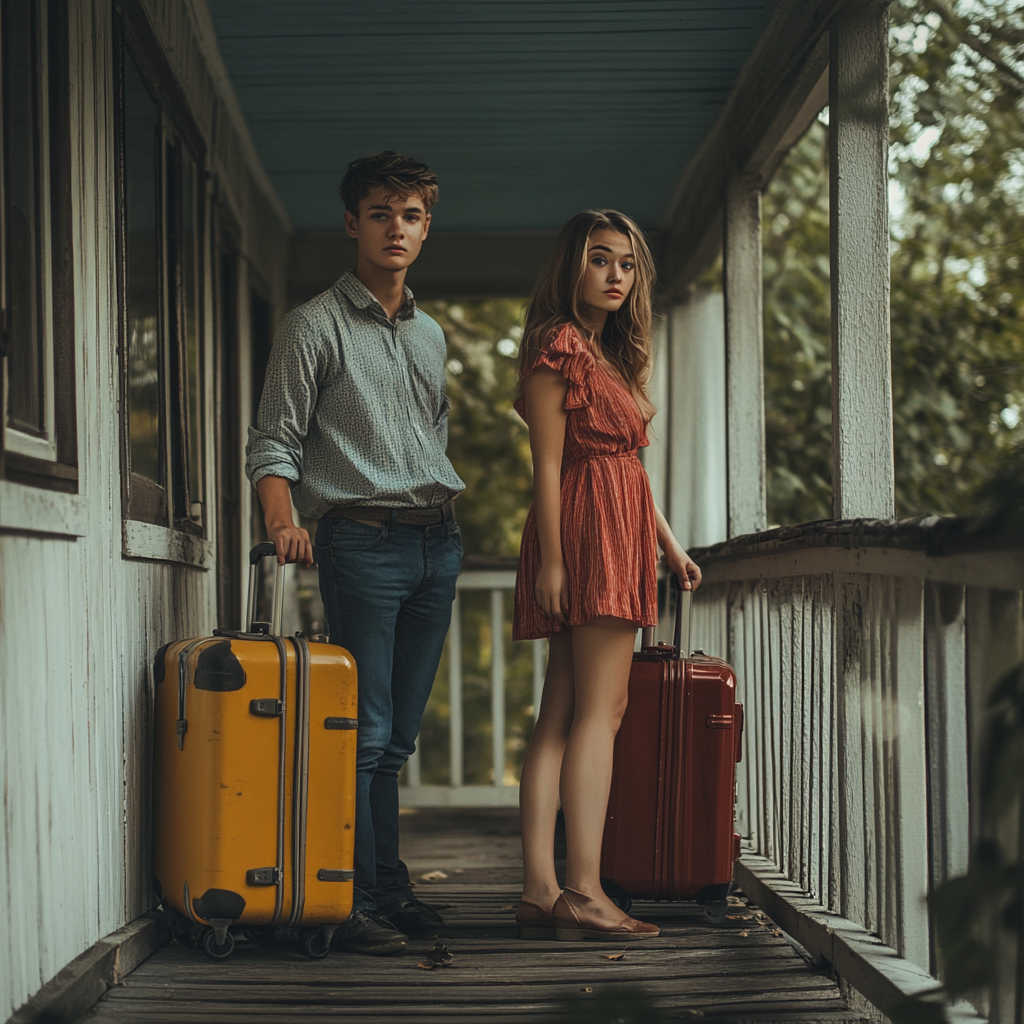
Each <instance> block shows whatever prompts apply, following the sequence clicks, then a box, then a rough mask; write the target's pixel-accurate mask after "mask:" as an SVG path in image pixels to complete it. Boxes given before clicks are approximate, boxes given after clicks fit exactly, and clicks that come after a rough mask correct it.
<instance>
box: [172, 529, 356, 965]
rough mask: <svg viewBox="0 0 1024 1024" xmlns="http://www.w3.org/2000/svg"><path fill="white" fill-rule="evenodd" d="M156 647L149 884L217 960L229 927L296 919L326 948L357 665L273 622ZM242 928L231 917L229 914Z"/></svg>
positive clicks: (277, 618) (351, 782)
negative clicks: (284, 632) (283, 631)
mask: <svg viewBox="0 0 1024 1024" xmlns="http://www.w3.org/2000/svg"><path fill="white" fill-rule="evenodd" d="M273 555H274V546H273V544H258V545H257V546H256V547H254V548H253V550H252V552H251V554H250V558H249V562H250V577H249V615H248V616H247V618H246V621H247V622H249V624H250V625H249V630H248V631H247V632H240V631H235V630H228V629H218V630H214V635H213V636H210V637H200V638H198V639H192V640H177V641H174V642H172V643H169V644H167V645H165V646H164V647H162V648H161V649H160V651H159V652H158V653H157V655H156V658H155V660H154V664H153V675H154V679H155V687H156V716H155V717H156V722H155V729H156V735H155V756H154V808H153V884H154V887H155V888H156V890H157V893H158V896H159V897H160V899H161V903H162V906H163V908H164V911H165V914H166V916H167V918H168V923H169V924H170V925H171V927H172V930H173V932H174V933H175V934H176V935H177V936H178V937H179V938H182V939H184V940H186V941H188V942H190V943H191V944H193V945H201V946H202V947H203V950H204V952H205V953H206V955H207V956H209V957H210V958H211V959H214V960H223V959H226V958H227V957H229V956H230V955H231V953H232V951H233V949H234V937H233V935H232V931H231V929H232V928H234V927H236V926H242V927H243V928H244V929H252V931H250V933H249V934H250V935H260V934H263V935H266V934H270V933H273V931H274V930H275V929H292V930H294V932H293V933H292V934H298V935H300V936H301V939H302V942H303V945H304V948H305V950H306V953H307V954H308V955H309V956H311V957H313V958H314V959H319V958H320V957H322V956H326V955H327V953H328V951H329V950H330V943H331V938H332V936H333V934H334V931H335V929H336V928H337V927H338V925H339V924H341V923H342V922H343V921H345V920H346V919H347V918H348V916H349V914H350V913H351V911H352V888H353V882H352V879H353V875H354V871H353V857H354V847H355V844H354V836H355V777H356V729H357V726H358V722H357V718H358V708H357V700H356V665H355V661H354V659H353V658H352V656H351V655H350V654H349V653H348V651H346V650H344V649H343V648H341V647H337V646H335V645H333V644H329V643H315V642H314V643H307V642H306V640H305V639H303V638H302V637H301V636H298V635H296V636H289V637H285V636H280V635H279V634H280V623H281V614H282V611H283V600H284V588H283V586H282V584H283V576H284V566H279V567H278V572H277V577H276V587H275V594H274V613H273V622H272V623H266V622H254V621H253V620H252V615H253V614H254V613H255V607H256V579H257V570H258V567H259V562H260V560H261V559H262V558H264V557H271V556H273ZM236 930H237V928H236Z"/></svg>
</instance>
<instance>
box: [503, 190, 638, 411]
mask: <svg viewBox="0 0 1024 1024" xmlns="http://www.w3.org/2000/svg"><path fill="white" fill-rule="evenodd" d="M603 228H607V229H608V230H610V231H616V232H618V233H619V234H621V235H625V236H626V237H627V238H628V239H629V243H630V246H631V247H632V251H633V257H634V260H635V263H636V274H635V277H634V279H633V287H632V288H631V289H630V292H629V295H628V296H627V297H626V301H625V302H624V303H623V304H622V306H621V307H620V308H619V309H618V310H617V311H616V312H614V313H609V314H608V319H607V320H606V321H605V325H604V330H603V331H602V332H601V337H600V338H599V339H597V340H598V341H599V342H600V345H601V352H602V354H603V355H604V358H605V359H607V360H608V362H609V363H611V364H612V366H613V367H614V368H615V369H616V370H617V371H618V372H619V374H620V375H621V377H622V379H623V380H624V381H625V383H626V384H627V385H628V386H629V387H630V388H632V390H633V391H634V393H635V394H636V396H637V399H638V402H639V404H640V407H641V409H642V410H644V417H645V419H646V418H649V414H651V413H653V407H652V406H651V404H650V400H649V399H648V397H647V380H648V378H649V377H650V373H651V291H652V289H653V287H654V276H655V271H654V258H653V257H652V256H651V250H650V249H649V248H648V246H647V242H646V240H645V239H644V235H643V232H642V231H641V230H640V228H639V227H638V226H637V225H636V224H635V223H634V222H633V221H632V220H630V219H629V217H627V216H626V215H625V214H624V213H619V211H618V210H582V211H581V212H580V213H577V214H576V215H575V216H574V217H570V218H569V220H568V222H567V223H566V225H565V227H563V228H562V230H561V232H560V233H559V235H558V241H557V242H555V248H554V250H553V252H552V253H551V256H550V257H549V259H548V262H547V265H546V266H545V268H544V272H543V273H542V274H541V276H540V280H539V281H538V282H537V287H536V288H535V289H534V293H533V298H532V299H530V304H529V306H527V308H526V323H525V325H524V327H523V340H522V343H521V345H520V347H519V371H520V374H525V373H529V372H530V370H531V369H532V368H533V365H534V363H535V362H536V358H537V353H538V352H539V351H540V350H541V349H543V347H544V345H545V343H546V342H547V340H548V338H549V336H550V334H551V332H552V330H555V329H557V328H559V327H561V326H562V325H563V324H567V323H571V324H573V325H574V326H576V327H577V328H578V329H579V330H580V332H581V334H583V335H584V336H588V335H589V331H588V330H587V327H586V319H585V317H584V316H583V315H582V313H581V308H580V307H581V305H582V295H583V275H584V274H585V273H586V269H587V249H588V244H587V243H588V242H589V241H590V236H591V235H592V234H593V233H594V232H595V231H600V230H601V229H603Z"/></svg>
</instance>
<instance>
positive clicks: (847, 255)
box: [829, 0, 895, 519]
mask: <svg viewBox="0 0 1024 1024" xmlns="http://www.w3.org/2000/svg"><path fill="white" fill-rule="evenodd" d="M888 29H889V15H888V11H887V5H886V4H880V3H877V2H869V0H853V2H848V3H847V4H846V5H845V6H844V7H843V8H842V9H841V10H840V11H839V13H837V14H836V15H835V16H834V17H833V19H832V23H831V26H830V31H829V39H830V43H829V45H830V49H831V52H830V61H829V206H830V215H829V222H830V223H829V228H830V235H831V282H832V491H833V498H832V514H833V517H834V518H836V519H856V518H878V519H890V518H892V517H893V515H894V514H895V482H894V476H893V440H892V384H891V363H890V355H889V207H888V166H887V163H888V146H889V41H888Z"/></svg>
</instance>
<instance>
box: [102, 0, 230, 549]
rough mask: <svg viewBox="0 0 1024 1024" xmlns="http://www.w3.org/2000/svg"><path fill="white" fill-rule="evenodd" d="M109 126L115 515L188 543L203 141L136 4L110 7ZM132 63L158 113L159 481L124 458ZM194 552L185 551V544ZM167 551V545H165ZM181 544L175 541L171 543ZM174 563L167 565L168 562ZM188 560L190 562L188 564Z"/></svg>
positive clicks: (201, 512)
mask: <svg viewBox="0 0 1024 1024" xmlns="http://www.w3.org/2000/svg"><path fill="white" fill-rule="evenodd" d="M114 6H115V14H116V17H115V19H114V20H115V34H114V37H115V38H114V45H115V65H116V87H115V104H114V106H115V126H116V164H117V174H116V194H117V268H118V273H117V284H118V309H119V314H118V353H119V361H120V375H119V377H120V381H119V383H120V397H121V415H120V432H121V445H120V448H121V469H122V472H121V492H122V493H121V498H122V502H121V504H122V519H123V520H124V521H125V522H126V524H138V526H139V528H135V525H133V527H132V529H130V530H129V529H128V525H126V529H125V536H126V538H128V537H130V536H136V535H138V536H150V537H151V536H153V531H152V529H148V530H147V529H145V528H144V527H143V526H142V525H141V524H145V526H148V527H157V528H164V529H166V530H169V531H174V532H176V533H182V534H186V535H189V536H191V537H193V538H196V539H197V540H201V539H202V538H204V537H206V535H207V532H208V529H209V526H210V515H209V505H208V500H207V491H208V489H209V482H208V475H209V474H208V465H207V461H208V460H207V456H206V445H205V436H206V430H207V429H209V428H208V425H207V424H206V423H205V420H206V419H207V418H208V417H207V415H206V405H207V403H206V401H205V399H206V394H207V391H208V389H209V387H210V386H211V382H210V381H208V380H207V379H206V377H207V374H206V366H205V355H206V346H207V344H208V339H207V337H206V330H205V323H204V310H205V300H206V295H205V290H206V287H207V277H208V273H207V270H208V268H207V266H206V260H207V245H206V237H207V234H208V223H207V221H208V217H207V210H206V206H207V202H206V188H205V180H206V175H205V173H204V171H205V155H206V150H205V145H204V143H203V140H202V136H201V135H200V133H199V130H198V128H197V127H196V124H195V122H194V120H193V119H192V116H191V113H190V111H189V109H188V105H187V102H186V100H185V97H184V94H183V93H182V90H181V88H180V86H179V85H178V83H177V81H176V79H175V78H174V75H173V72H172V71H171V69H170V67H169V66H168V64H167V62H166V58H165V57H164V55H163V51H162V49H161V48H160V45H159V43H158V42H157V40H156V38H155V37H154V35H153V33H152V30H151V28H150V26H149V23H148V21H147V20H146V18H145V14H144V12H142V11H141V10H140V8H139V5H137V4H130V3H121V2H118V3H115V5H114ZM129 59H130V60H131V61H132V63H133V65H134V67H135V69H136V71H137V72H138V74H139V76H140V78H141V79H142V82H143V84H144V86H145V88H146V90H147V92H148V93H149V95H150V98H151V99H152V101H153V103H154V106H155V108H156V111H157V118H158V121H159V128H158V131H157V142H156V145H157V146H158V150H157V152H156V154H155V168H156V190H155V191H156V197H157V207H158V208H157V218H156V220H157V223H156V247H157V268H156V274H157V282H158V287H157V320H158V335H159V341H158V355H157V359H158V372H159V374H160V390H159V397H158V401H159V403H160V404H159V409H160V430H159V435H158V441H157V444H158V447H159V453H160V458H161V460H162V466H163V481H162V483H158V482H156V481H153V480H150V479H148V478H147V477H144V476H142V475H140V474H138V473H134V472H133V471H132V467H131V458H130V451H131V449H130V435H129V422H128V408H129V405H128V397H129V396H128V373H127V355H128V351H127V350H128V337H127V327H128V324H127V315H128V314H127V295H128V237H127V230H128V209H127V195H126V184H127V182H126V177H125V175H126V166H125V119H124V111H125V94H124V82H125V68H126V62H127V60H129ZM184 154H187V156H188V158H189V160H190V162H191V166H192V168H193V170H194V181H193V190H192V191H193V202H192V208H191V209H192V213H193V215H194V217H195V222H194V224H193V238H194V246H195V252H194V265H193V267H192V273H193V278H194V280H193V286H192V287H193V292H192V295H191V298H192V301H193V302H194V306H195V309H194V316H195V330H196V337H197V348H198V353H197V359H198V367H197V374H196V383H197V385H198V390H199V396H198V400H197V409H198V413H199V415H198V427H199V429H198V431H196V433H197V434H198V436H197V437H190V436H189V435H190V426H189V416H188V392H187V376H188V370H187V367H188V353H187V351H186V329H187V324H186V315H185V307H184V302H185V299H186V297H187V296H188V294H189V293H188V290H187V289H186V287H185V282H184V281H183V279H182V276H181V275H182V266H183V262H184V261H183V255H182V250H181V246H182V244H183V237H186V233H185V231H184V230H183V223H182V219H181V218H182V207H183V203H182V197H183V184H182V183H183V177H182V173H183V172H182V168H183V166H185V160H184V156H183V155H184ZM190 456H191V457H193V458H197V459H198V460H199V466H198V473H197V477H198V486H199V492H200V493H199V494H197V495H193V494H190V493H189V458H190ZM125 543H126V550H125V553H126V554H128V555H137V556H139V557H159V556H157V555H152V556H151V555H150V554H149V553H148V552H141V551H136V550H130V549H129V545H128V541H127V540H126V542H125ZM193 546H194V545H193ZM169 547H171V548H173V547H174V545H173V544H170V545H169ZM179 547H180V545H179ZM172 560H176V559H172ZM188 560H190V559H188Z"/></svg>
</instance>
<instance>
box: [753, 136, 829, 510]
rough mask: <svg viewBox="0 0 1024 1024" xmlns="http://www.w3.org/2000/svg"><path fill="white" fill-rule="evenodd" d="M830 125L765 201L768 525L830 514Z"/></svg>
mask: <svg viewBox="0 0 1024 1024" xmlns="http://www.w3.org/2000/svg"><path fill="white" fill-rule="evenodd" d="M827 160H828V128H827V127H826V125H825V123H824V121H822V120H818V121H816V122H815V123H814V124H813V125H812V126H811V128H810V129H809V130H808V132H807V133H806V134H805V135H804V137H803V138H802V139H801V140H800V141H799V142H798V143H797V145H796V146H794V147H793V149H792V150H791V151H790V153H789V155H788V156H787V158H786V162H785V164H784V165H783V167H782V170H781V173H780V174H779V175H778V176H777V177H776V179H775V180H774V181H773V182H772V184H771V185H770V186H769V188H768V190H767V191H766V193H765V196H764V209H763V221H764V243H763V244H764V374H765V378H764V384H765V446H766V450H767V461H768V519H769V522H772V523H778V524H781V525H788V524H790V523H799V522H805V521H807V520H810V519H827V518H829V517H830V516H831V515H832V394H831V388H832V343H831V341H830V337H831V334H830V332H831V326H830V322H829V255H828V165H827Z"/></svg>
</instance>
